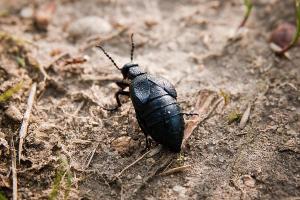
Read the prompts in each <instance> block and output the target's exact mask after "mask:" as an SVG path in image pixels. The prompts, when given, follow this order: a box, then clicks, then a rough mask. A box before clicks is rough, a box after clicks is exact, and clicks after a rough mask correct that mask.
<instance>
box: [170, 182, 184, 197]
mask: <svg viewBox="0 0 300 200" xmlns="http://www.w3.org/2000/svg"><path fill="white" fill-rule="evenodd" d="M173 191H174V192H176V193H178V196H179V197H181V198H184V197H185V193H186V188H185V187H182V186H181V185H175V186H174V187H173Z"/></svg>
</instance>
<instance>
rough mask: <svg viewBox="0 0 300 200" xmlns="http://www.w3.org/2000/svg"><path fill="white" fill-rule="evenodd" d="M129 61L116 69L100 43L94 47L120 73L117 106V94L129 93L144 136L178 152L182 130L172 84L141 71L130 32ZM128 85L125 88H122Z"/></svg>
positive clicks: (119, 102)
mask: <svg viewBox="0 0 300 200" xmlns="http://www.w3.org/2000/svg"><path fill="white" fill-rule="evenodd" d="M131 44H132V48H131V62H130V63H128V64H125V65H124V66H123V67H122V68H119V67H118V65H117V64H116V63H115V62H114V60H113V59H112V58H111V57H110V56H109V55H108V54H107V53H106V51H105V50H104V49H103V47H102V46H97V47H98V48H100V49H101V50H102V51H103V53H104V54H105V55H106V56H107V57H108V58H109V59H110V60H111V61H112V63H113V64H114V65H115V66H116V68H117V69H118V70H120V71H121V73H122V75H123V80H122V81H119V82H117V85H118V86H119V87H120V90H119V91H118V92H116V94H115V98H116V101H117V103H118V105H117V107H116V108H114V109H110V110H116V109H117V108H119V107H120V106H121V101H120V99H119V96H120V95H126V96H130V98H131V101H132V103H133V107H134V109H135V113H136V118H137V120H138V123H139V125H140V127H141V129H142V131H143V132H144V134H145V136H146V146H147V147H148V140H147V136H148V135H150V136H151V137H152V138H153V139H154V140H155V141H156V142H157V143H160V144H162V145H163V146H165V147H168V148H169V149H170V150H171V151H174V152H179V151H180V150H181V143H182V139H183V132H184V119H183V114H182V113H181V109H180V107H179V105H178V104H177V101H176V98H177V93H176V90H175V87H174V86H173V85H172V84H171V83H170V82H169V81H168V80H166V79H164V78H161V77H158V76H152V75H149V74H147V73H146V72H144V71H143V70H142V69H141V68H140V67H139V65H138V64H134V63H132V60H133V51H134V43H133V35H132V36H131ZM127 87H129V91H125V89H126V88H127Z"/></svg>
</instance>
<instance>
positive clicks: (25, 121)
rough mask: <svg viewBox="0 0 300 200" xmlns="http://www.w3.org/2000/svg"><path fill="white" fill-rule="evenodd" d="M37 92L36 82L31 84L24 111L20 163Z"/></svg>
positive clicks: (20, 134)
mask: <svg viewBox="0 0 300 200" xmlns="http://www.w3.org/2000/svg"><path fill="white" fill-rule="evenodd" d="M35 94H36V83H33V84H32V86H31V90H30V93H29V97H28V101H27V108H26V111H25V113H24V117H23V122H22V125H21V129H20V133H19V136H20V143H19V163H20V160H21V154H22V148H23V142H24V139H25V137H26V135H27V128H28V123H29V119H30V115H31V110H32V106H33V103H34V98H35Z"/></svg>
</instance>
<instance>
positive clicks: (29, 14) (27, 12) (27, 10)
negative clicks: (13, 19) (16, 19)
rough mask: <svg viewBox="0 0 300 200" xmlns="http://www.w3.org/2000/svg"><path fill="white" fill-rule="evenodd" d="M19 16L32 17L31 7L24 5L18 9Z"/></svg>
mask: <svg viewBox="0 0 300 200" xmlns="http://www.w3.org/2000/svg"><path fill="white" fill-rule="evenodd" d="M20 16H21V17H22V18H25V19H29V18H32V17H33V8H31V7H25V8H23V9H22V10H21V11H20Z"/></svg>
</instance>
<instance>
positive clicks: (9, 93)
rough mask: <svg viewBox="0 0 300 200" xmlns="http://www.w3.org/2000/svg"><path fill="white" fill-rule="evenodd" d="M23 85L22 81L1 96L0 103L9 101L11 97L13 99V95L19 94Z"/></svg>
mask: <svg viewBox="0 0 300 200" xmlns="http://www.w3.org/2000/svg"><path fill="white" fill-rule="evenodd" d="M22 85H23V81H20V82H19V83H18V84H16V85H15V86H13V87H11V88H9V89H8V90H6V91H5V92H3V93H2V94H0V103H1V102H5V101H7V100H8V99H9V98H10V97H12V95H14V94H15V93H17V92H18V91H19V90H20V89H21V88H22Z"/></svg>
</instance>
